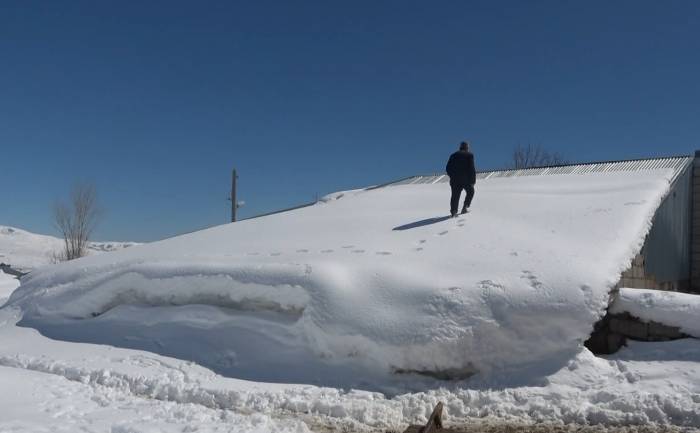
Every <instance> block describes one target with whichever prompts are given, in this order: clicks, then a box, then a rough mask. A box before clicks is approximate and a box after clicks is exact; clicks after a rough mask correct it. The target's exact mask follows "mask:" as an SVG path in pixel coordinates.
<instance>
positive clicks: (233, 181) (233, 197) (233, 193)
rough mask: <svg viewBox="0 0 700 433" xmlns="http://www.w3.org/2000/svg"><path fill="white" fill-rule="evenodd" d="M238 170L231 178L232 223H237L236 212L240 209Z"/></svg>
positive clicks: (234, 170) (234, 171)
mask: <svg viewBox="0 0 700 433" xmlns="http://www.w3.org/2000/svg"><path fill="white" fill-rule="evenodd" d="M236 179H238V175H236V169H235V168H234V169H233V175H232V176H231V222H232V223H235V222H236V210H237V209H238V202H237V201H236Z"/></svg>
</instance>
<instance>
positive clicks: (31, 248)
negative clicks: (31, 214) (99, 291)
mask: <svg viewBox="0 0 700 433" xmlns="http://www.w3.org/2000/svg"><path fill="white" fill-rule="evenodd" d="M133 245H138V244H137V243H136V242H90V243H89V245H88V254H99V253H103V252H109V251H116V250H119V249H122V248H126V247H130V246H133ZM61 248H63V240H61V239H59V238H57V237H54V236H47V235H40V234H36V233H31V232H28V231H26V230H22V229H18V228H16V227H8V226H2V225H0V263H7V264H8V265H12V267H13V268H15V269H19V270H22V271H24V272H29V271H31V270H32V269H34V268H37V267H39V266H44V265H47V264H50V263H53V254H54V253H57V252H59V251H60V250H61Z"/></svg>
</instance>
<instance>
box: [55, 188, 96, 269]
mask: <svg viewBox="0 0 700 433" xmlns="http://www.w3.org/2000/svg"><path fill="white" fill-rule="evenodd" d="M100 215H101V211H100V210H99V208H98V205H97V191H96V190H95V186H94V185H93V184H90V183H78V184H76V185H75V186H74V187H73V189H72V191H71V195H70V201H69V203H68V204H65V203H63V202H56V203H55V204H54V207H53V217H54V224H55V226H56V228H57V229H58V230H59V232H60V233H61V235H62V237H63V250H62V251H61V252H58V253H56V254H54V256H53V259H54V260H55V261H65V260H73V259H77V258H79V257H83V256H84V255H86V254H87V245H88V241H89V239H90V236H91V235H92V232H93V230H94V229H95V226H96V225H97V223H98V221H99V219H100Z"/></svg>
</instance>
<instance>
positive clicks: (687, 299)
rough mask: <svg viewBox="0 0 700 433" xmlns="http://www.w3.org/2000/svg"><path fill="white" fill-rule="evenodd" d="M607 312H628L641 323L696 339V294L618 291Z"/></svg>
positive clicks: (699, 328)
mask: <svg viewBox="0 0 700 433" xmlns="http://www.w3.org/2000/svg"><path fill="white" fill-rule="evenodd" d="M610 312H611V313H629V314H631V315H632V316H634V317H637V318H638V319H641V320H642V321H644V322H656V323H662V324H664V325H668V326H675V327H678V328H680V330H681V332H683V333H685V334H687V335H692V336H693V337H696V338H700V320H699V319H700V295H693V294H689V293H678V292H666V291H661V290H650V289H628V288H622V289H620V293H619V294H618V295H617V297H616V298H615V302H613V303H612V305H611V306H610Z"/></svg>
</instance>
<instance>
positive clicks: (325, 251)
mask: <svg viewBox="0 0 700 433" xmlns="http://www.w3.org/2000/svg"><path fill="white" fill-rule="evenodd" d="M321 252H322V253H323V254H329V253H332V252H333V250H321Z"/></svg>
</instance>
